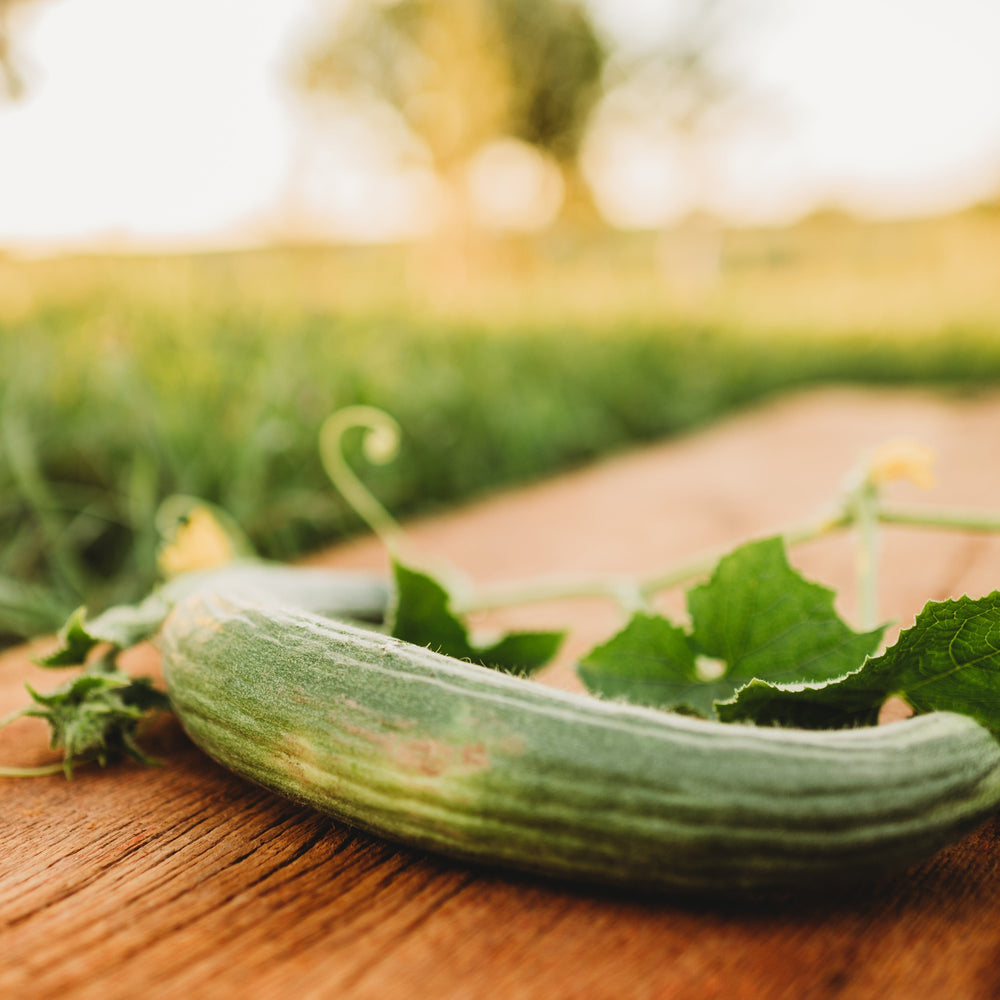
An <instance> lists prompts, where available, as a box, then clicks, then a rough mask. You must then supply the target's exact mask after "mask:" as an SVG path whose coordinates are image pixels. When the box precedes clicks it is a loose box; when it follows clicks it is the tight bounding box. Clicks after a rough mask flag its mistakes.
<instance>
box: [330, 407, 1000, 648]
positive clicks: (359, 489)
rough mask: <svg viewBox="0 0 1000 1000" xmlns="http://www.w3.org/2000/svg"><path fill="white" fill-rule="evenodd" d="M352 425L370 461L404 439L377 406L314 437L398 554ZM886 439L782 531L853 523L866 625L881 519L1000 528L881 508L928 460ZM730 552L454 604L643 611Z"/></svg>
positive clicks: (981, 520) (950, 513)
mask: <svg viewBox="0 0 1000 1000" xmlns="http://www.w3.org/2000/svg"><path fill="white" fill-rule="evenodd" d="M353 428H361V429H362V430H363V431H364V435H365V436H364V438H363V439H362V448H363V451H364V455H365V457H366V458H367V459H368V460H369V461H370V462H373V463H377V464H384V463H386V462H389V461H391V460H392V459H394V458H395V457H396V455H397V454H398V451H399V444H400V439H401V436H402V435H401V431H400V427H399V424H398V423H397V422H396V420H394V419H393V418H392V417H391V416H389V414H388V413H386V412H385V411H383V410H380V409H377V408H376V407H374V406H348V407H345V408H344V409H342V410H337V411H336V412H334V413H333V414H331V415H330V416H329V417H328V418H327V419H326V421H325V423H324V424H323V426H322V428H321V430H320V440H319V450H320V458H321V461H322V463H323V467H324V469H325V470H326V473H327V475H328V476H329V477H330V481H331V482H332V483H333V485H334V487H335V488H336V489H337V490H339V491H340V493H341V495H342V496H343V497H344V499H345V500H346V501H347V503H348V504H349V505H350V506H351V507H352V508H353V510H354V511H355V513H357V514H358V516H359V517H361V519H362V520H363V521H364V522H365V523H366V524H367V525H368V526H369V527H370V528H371V529H372V531H374V532H375V534H376V535H378V537H379V538H380V539H381V540H382V542H383V544H385V546H386V548H387V549H388V550H389V552H390V554H392V555H393V556H398V555H399V553H400V551H401V550H402V548H403V546H404V543H405V535H404V532H403V528H402V526H401V525H400V524H399V522H398V521H397V520H396V519H395V518H394V517H393V516H392V515H391V514H390V513H389V511H388V510H387V509H386V508H385V507H384V506H383V505H382V504H381V503H380V502H379V501H378V500H377V499H376V498H375V496H374V495H373V494H372V493H371V491H370V490H369V489H368V488H367V487H366V486H365V485H364V484H363V483H362V482H361V480H360V479H359V478H358V476H357V475H356V474H355V472H354V470H353V469H351V467H350V465H349V464H348V462H347V458H346V456H345V455H344V436H345V434H346V433H347V432H348V431H350V430H351V429H353ZM890 444H891V446H890V448H889V449H888V450H887V451H885V453H884V454H882V455H879V456H876V458H875V460H874V464H873V460H871V459H870V460H869V462H867V463H866V464H865V465H863V466H862V467H861V468H859V469H858V470H857V472H856V473H855V474H854V476H853V477H852V478H851V480H850V481H849V486H848V487H847V488H846V489H845V491H844V492H843V493H842V494H841V496H840V498H839V500H838V502H837V503H836V504H834V505H833V506H832V507H831V508H828V509H827V510H826V511H824V512H823V513H822V514H820V515H819V516H818V517H815V518H813V519H812V520H810V521H806V522H805V523H803V524H801V525H798V526H796V527H792V528H790V529H788V530H786V531H785V532H783V533H782V537H783V539H784V541H785V544H786V545H787V546H788V547H792V546H795V545H798V544H800V543H802V542H807V541H810V540H813V539H816V538H821V537H823V536H824V535H828V534H831V533H833V532H835V531H840V530H843V529H845V528H849V527H852V526H854V527H857V528H858V535H859V552H858V571H857V572H858V586H859V617H860V619H861V623H862V626H863V627H864V628H866V629H873V628H875V627H877V625H878V582H879V573H878V554H879V525H880V524H900V525H910V526H914V527H927V528H944V529H951V530H959V531H974V532H1000V514H996V513H991V512H979V511H965V510H948V509H940V508H919V507H900V506H891V505H889V506H884V505H883V504H882V503H881V497H880V484H881V483H882V482H884V481H887V480H888V479H889V478H898V477H899V476H900V475H902V476H903V477H905V478H914V476H915V474H916V472H920V471H921V469H919V468H916V466H919V465H921V464H922V463H926V462H927V460H928V459H927V456H926V454H922V453H919V450H917V451H915V450H914V448H913V447H912V446H909V445H908V446H905V447H902V448H900V447H899V446H898V445H896V444H895V443H890ZM917 478H918V479H919V477H917ZM915 481H917V480H915ZM728 551H729V550H728V549H713V550H711V551H708V552H703V553H701V554H699V555H696V556H694V557H693V558H691V559H688V560H685V561H683V562H680V563H678V564H676V565H674V566H670V567H667V568H665V569H661V570H658V571H656V572H655V573H651V574H649V575H646V576H642V577H638V578H636V577H628V576H609V575H598V574H594V575H590V576H582V575H579V574H574V575H572V576H566V575H555V576H549V577H541V578H535V579H533V580H528V581H518V582H513V583H507V584H500V585H494V586H489V587H482V588H474V587H469V586H465V587H462V586H458V587H456V588H455V589H454V591H453V593H452V609H453V610H454V611H455V612H457V613H459V614H470V613H473V612H481V611H490V610H493V609H497V608H504V607H512V606H515V605H522V604H533V603H537V602H540V601H549V600H561V599H567V598H581V597H603V598H608V599H611V600H613V601H615V602H616V603H617V604H618V605H619V606H620V607H621V608H623V609H624V610H625V611H630V612H631V611H637V610H642V609H646V608H648V607H649V602H650V599H651V598H652V597H653V596H654V595H655V594H657V593H659V592H660V591H663V590H669V589H671V588H673V587H676V586H679V585H681V584H683V583H687V582H689V581H691V580H694V579H697V578H699V577H704V576H707V575H708V574H709V573H711V572H712V570H713V569H714V567H715V566H716V565H717V563H718V562H719V560H720V559H721V558H722V557H723V556H724V555H726V554H727V552H728Z"/></svg>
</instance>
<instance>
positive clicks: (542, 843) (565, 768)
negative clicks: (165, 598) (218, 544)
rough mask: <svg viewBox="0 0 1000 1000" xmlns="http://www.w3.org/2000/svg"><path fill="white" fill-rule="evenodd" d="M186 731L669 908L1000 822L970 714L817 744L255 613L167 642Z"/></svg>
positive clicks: (455, 840)
mask: <svg viewBox="0 0 1000 1000" xmlns="http://www.w3.org/2000/svg"><path fill="white" fill-rule="evenodd" d="M158 644H159V647H160V650H161V652H162V656H163V669H164V676H165V679H166V683H167V687H168V691H169V694H170V698H171V701H172V704H173V707H174V710H175V711H176V714H177V716H178V718H179V719H180V721H181V724H182V725H183V727H184V729H185V730H186V731H187V733H188V734H189V736H190V737H191V739H192V740H193V741H194V743H196V744H197V745H198V746H199V747H200V748H201V749H202V750H204V751H205V752H206V753H208V754H209V755H210V756H211V757H213V758H214V759H215V760H217V761H218V762H219V763H221V764H223V765H224V766H225V767H227V768H230V769H231V770H233V771H235V772H236V773H238V774H240V775H242V776H244V777H246V778H248V779H250V780H252V781H254V782H257V783H258V784H260V785H263V786H265V787H267V788H269V789H272V790H273V791H275V792H278V793H280V794H282V795H285V796H287V797H289V798H291V799H293V800H295V801H297V802H300V803H304V804H306V805H309V806H312V807H314V808H316V809H318V810H321V811H323V812H325V813H328V814H330V815H332V816H334V817H336V818H338V819H339V820H343V821H344V822H346V823H348V824H351V825H353V826H355V827H358V828H360V829H362V830H366V831H369V832H371V833H373V834H376V835H378V836H380V837H383V838H387V839H390V840H393V841H396V842H399V843H402V844H406V845H409V846H410V847H414V848H418V849H422V850H426V851H430V852H435V853H438V854H443V855H447V856H450V857H452V858H457V859H460V860H462V861H466V862H476V863H483V864H487V865H491V866H500V867H507V868H512V869H517V870H521V871H527V872H534V873H540V874H543V875H546V876H554V877H559V878H567V879H572V880H578V881H580V880H582V881H586V882H592V883H603V884H608V885H616V886H627V887H634V888H641V889H643V890H652V891H691V892H699V893H701V892H708V893H716V894H726V895H728V894H734V893H737V894H738V893H744V892H748V893H760V892H765V893H770V892H775V891H777V892H782V893H788V892H791V893H797V892H803V891H807V890H810V889H815V888H817V887H821V886H829V885H831V884H834V885H839V884H843V883H845V882H846V881H848V880H870V879H874V878H879V877H881V876H884V875H886V874H889V873H891V872H894V871H898V870H900V869H902V868H905V867H906V866H908V865H911V864H912V863H914V862H916V861H919V860H921V859H922V858H925V857H927V856H929V855H931V854H932V853H934V852H935V851H936V850H938V849H939V848H941V847H942V846H944V845H946V844H948V843H949V842H952V841H954V840H956V839H958V838H959V837H961V836H962V835H964V834H965V833H966V832H968V831H969V830H971V829H973V828H974V827H976V826H977V825H978V824H980V823H981V822H982V821H984V820H985V819H986V818H987V817H989V816H990V815H991V814H992V813H994V812H995V810H996V808H997V805H998V803H1000V744H998V743H997V742H996V741H995V740H994V739H993V737H992V736H991V735H990V734H989V733H988V732H987V731H986V730H985V729H984V728H983V727H981V726H980V725H979V724H977V723H976V722H974V721H973V720H971V719H969V718H968V717H965V716H960V715H955V714H951V713H946V712H934V713H930V714H927V715H923V716H919V717H916V718H913V719H909V720H905V721H901V722H896V723H892V724H889V725H885V726H880V727H871V728H865V729H854V730H840V731H829V732H816V731H805V730H791V729H779V728H770V727H754V726H748V725H731V724H722V723H717V722H709V721H704V720H700V719H695V718H691V717H687V716H682V715H676V714H671V713H666V712H660V711H656V710H652V709H645V708H640V707H634V706H629V705H625V704H621V703H615V702H608V701H601V700H598V699H596V698H592V697H589V696H585V695H576V694H573V693H566V692H562V691H558V690H554V689H552V688H548V687H545V686H543V685H540V684H538V683H535V682H531V681H527V680H524V679H521V678H517V677H512V676H509V675H505V674H501V673H498V672H496V671H492V670H489V669H487V668H485V667H480V666H475V665H472V664H470V663H466V662H463V661H458V660H454V659H451V658H449V657H445V656H441V655H439V654H436V653H434V652H431V651H429V650H426V649H422V648H418V647H416V646H413V645H410V644H407V643H403V642H400V641H398V640H395V639H392V638H389V637H387V636H384V635H381V634H378V633H376V632H371V631H366V630H363V629H359V628H356V627H353V626H350V625H346V624H341V623H338V622H335V621H332V620H329V619H326V618H322V617H319V616H317V615H314V614H311V613H309V612H307V611H303V610H300V609H296V608H291V607H280V606H273V605H268V604H264V603H261V602H260V601H259V600H256V599H254V598H251V597H247V596H246V595H243V596H241V595H239V594H233V593H230V594H228V595H227V594H225V593H222V592H203V593H200V594H195V595H194V596H191V597H189V598H187V599H185V600H184V601H182V602H181V603H179V604H178V605H177V606H176V607H175V608H174V609H173V611H172V612H171V614H170V616H169V617H168V619H167V621H166V623H165V625H164V627H163V629H162V631H161V633H160V636H159V639H158Z"/></svg>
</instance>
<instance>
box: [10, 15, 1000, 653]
mask: <svg viewBox="0 0 1000 1000" xmlns="http://www.w3.org/2000/svg"><path fill="white" fill-rule="evenodd" d="M998 38H1000V5H998V4H994V3H988V2H984V0H838V2H832V0H169V2H168V0H141V2H140V0H0V644H2V643H4V642H10V641H14V640H16V639H18V638H20V637H23V636H28V635H33V634H37V633H39V632H44V631H50V630H52V629H53V628H55V627H56V626H58V625H59V623H60V622H61V621H62V620H64V619H65V617H66V615H67V614H68V613H69V612H70V611H71V610H72V609H74V608H76V607H79V606H80V605H81V604H87V605H89V606H90V607H91V608H100V607H104V606H107V605H108V604H110V603H113V602H118V601H122V600H133V599H136V598H138V597H141V596H142V595H143V594H144V593H145V592H146V591H147V590H148V588H149V587H150V586H151V585H152V584H153V583H154V582H155V580H156V579H157V573H158V569H157V561H156V553H157V548H158V545H159V543H160V542H161V540H162V539H161V538H160V531H159V527H158V525H160V524H161V523H162V517H161V516H160V514H161V512H162V510H163V504H164V502H165V501H166V500H167V499H168V498H170V497H172V496H175V495H177V494H183V495H185V496H189V497H197V498H201V499H204V500H208V501H211V502H213V503H215V504H216V505H218V507H220V508H222V509H223V510H225V511H226V512H228V514H229V515H230V516H231V517H232V518H233V519H235V521H236V522H237V523H238V524H239V525H240V526H241V527H242V529H243V530H244V531H245V532H246V533H247V535H248V536H249V538H250V539H251V541H252V543H253V545H254V546H255V547H256V548H257V549H258V551H259V552H260V553H261V554H263V555H265V556H268V557H272V558H277V559H283V560H287V559H293V558H296V557H299V556H301V555H302V554H303V553H305V552H308V551H311V550H314V549H316V548H318V547H321V546H323V545H326V544H328V543H330V542H333V541H336V540H338V539H342V538H344V537H345V536H346V535H349V534H351V533H352V532H356V531H358V530H360V528H361V523H360V521H359V519H358V518H357V516H356V515H355V514H354V513H353V512H352V511H351V510H350V509H349V508H348V507H347V505H346V504H345V503H344V502H343V501H342V498H340V497H339V496H338V495H337V494H336V493H335V491H334V490H333V489H332V487H331V485H330V483H329V481H328V480H327V478H326V476H325V474H324V471H323V468H322V464H321V462H320V461H319V457H318V452H317V438H318V431H319V428H320V426H321V425H322V423H323V421H324V419H325V418H326V417H327V415H328V414H330V413H331V412H333V411H335V410H337V409H339V408H341V407H345V406H351V405H354V404H359V403H360V404H368V405H374V406H377V407H381V408H383V409H385V410H387V411H389V412H391V413H392V414H393V415H394V416H395V417H396V418H397V419H398V420H399V422H400V424H401V426H402V428H403V434H404V442H403V448H402V451H401V454H400V456H399V458H398V459H397V460H396V461H394V462H393V463H391V464H389V465H386V466H381V467H377V468H376V467H373V466H370V465H368V464H367V463H366V462H365V461H364V456H363V454H362V452H361V450H360V447H359V442H358V441H357V440H353V441H351V442H349V450H350V458H351V459H352V461H355V462H358V463H360V467H361V469H362V470H363V475H364V477H365V481H366V482H367V483H368V484H369V485H370V486H371V488H372V489H373V490H374V492H375V493H376V494H377V495H378V497H379V498H380V499H381V501H382V502H383V503H384V504H385V505H386V506H387V507H389V509H391V510H392V511H393V512H394V513H395V514H397V515H399V516H405V515H410V514H415V513H418V512H423V511H427V510H430V509H432V508H434V507H438V506H442V505H452V504H456V503H459V502H461V501H465V500H468V499H469V498H470V497H473V496H477V495H481V494H483V493H484V492H487V491H490V490H495V489H498V488H500V487H502V486H506V485H510V484H515V483H523V482H525V481H527V480H529V479H534V478H538V477H540V476H548V475H551V474H553V473H555V472H556V471H558V470H561V469H566V468H569V467H572V466H574V465H579V464H581V463H584V462H588V461H591V460H594V459H595V458H597V457H598V456H601V455H606V454H608V453H609V452H612V451H615V450H618V449H622V448H626V447H631V446H633V445H635V444H636V443H637V442H642V441H647V440H651V439H659V438H663V437H665V436H668V435H671V434H676V433H681V432H686V431H688V430H690V429H691V428H694V427H697V426H700V425H703V424H705V423H706V422H708V421H710V420H713V419H716V418H718V417H720V416H723V415H727V414H730V413H732V412H733V411H734V410H737V409H738V408H740V407H743V406H747V405H749V404H752V403H755V402H757V401H759V400H761V399H763V398H765V397H768V396H770V395H773V394H775V393H779V392H783V391H786V390H789V389H793V388H801V387H806V386H812V385H817V384H829V383H832V382H853V383H864V384H871V385H879V386H890V385H892V386H895V385H900V384H905V385H921V386H925V387H934V388H935V389H945V390H947V391H949V392H955V391H956V390H958V391H961V392H962V393H963V394H968V393H969V392H970V391H972V390H977V391H986V390H991V389H995V388H996V387H997V386H1000V110H998V108H1000V105H998V104H997V95H998V94H1000V59H998V58H997V54H996V40H997V39H998ZM170 503H173V501H169V503H168V506H169V505H170ZM175 506H176V505H175ZM171 509H173V508H171Z"/></svg>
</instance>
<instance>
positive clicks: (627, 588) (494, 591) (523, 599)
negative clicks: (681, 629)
mask: <svg viewBox="0 0 1000 1000" xmlns="http://www.w3.org/2000/svg"><path fill="white" fill-rule="evenodd" d="M852 522H853V514H852V513H851V511H850V510H849V509H848V508H846V507H845V508H844V509H837V510H835V511H833V512H826V513H824V514H823V515H821V516H820V517H818V518H815V519H813V520H811V521H808V522H806V523H804V524H802V525H799V526H797V527H794V528H791V529H789V530H788V531H786V532H785V533H784V534H783V535H782V537H783V538H784V539H785V543H786V545H790V546H791V545H797V544H799V543H801V542H806V541H810V540H812V539H815V538H821V537H822V536H823V535H828V534H831V533H832V532H835V531H839V530H841V529H843V528H847V527H849V526H850V525H851V523H852ZM728 551H729V550H728V549H712V550H710V551H707V552H703V553H700V554H699V555H696V556H694V557H693V558H691V559H688V560H685V561H684V562H681V563H677V564H676V565H674V566H670V567H668V568H667V569H663V570H658V571H657V572H656V573H652V574H650V575H648V576H645V577H641V578H639V579H637V580H636V579H632V578H628V577H610V576H596V575H595V576H589V577H587V576H552V577H547V578H544V579H538V580H533V581H530V582H525V583H512V584H505V585H501V586H494V587H484V588H482V589H481V590H478V591H476V592H475V593H473V594H467V595H465V596H464V597H463V596H459V595H456V596H455V598H454V600H453V606H454V609H455V611H457V612H459V613H462V614H469V613H471V612H475V611H490V610H493V609H495V608H503V607H511V606H514V605H519V604H533V603H535V602H537V601H546V600H559V599H561V598H572V597H607V598H611V599H612V600H615V601H617V602H618V604H619V605H621V606H622V607H623V608H624V609H625V610H626V611H634V610H639V609H640V608H643V607H646V606H648V602H649V599H650V598H651V597H652V596H653V595H654V594H657V593H659V592H660V591H662V590H670V589H671V588H672V587H676V586H679V585H680V584H682V583H687V582H688V581H689V580H694V579H697V578H698V577H703V576H706V575H707V574H709V573H710V572H711V571H712V569H713V568H714V567H715V566H716V564H717V563H718V561H719V559H721V558H722V556H724V555H726V553H727V552H728Z"/></svg>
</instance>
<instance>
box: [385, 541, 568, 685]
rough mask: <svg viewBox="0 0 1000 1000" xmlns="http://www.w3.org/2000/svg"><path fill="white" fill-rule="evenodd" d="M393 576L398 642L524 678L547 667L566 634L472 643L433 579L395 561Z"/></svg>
mask: <svg viewBox="0 0 1000 1000" xmlns="http://www.w3.org/2000/svg"><path fill="white" fill-rule="evenodd" d="M393 576H394V578H395V582H396V598H395V607H394V609H393V612H392V614H391V615H390V618H391V621H392V628H391V632H392V634H393V635H394V636H395V637H396V638H397V639H402V640H404V641H405V642H411V643H413V644H414V645H417V646H427V647H430V648H431V649H434V650H436V651H437V652H439V653H444V654H445V655H447V656H453V657H455V658H456V659H459V660H469V661H470V662H472V663H479V664H482V665H483V666H485V667H493V668H494V669H497V670H502V671H504V672H505V673H515V674H521V675H527V674H530V673H533V672H534V671H535V670H537V669H538V668H539V667H542V666H544V665H545V664H546V663H548V661H549V660H551V659H552V657H553V656H554V655H555V654H556V651H557V650H558V648H559V645H560V643H561V642H562V639H563V633H562V632H512V633H510V634H509V635H507V636H505V637H504V638H502V639H500V640H499V641H498V642H496V643H494V644H493V645H490V646H478V645H474V644H473V642H472V640H471V639H470V637H469V632H468V629H467V628H466V627H465V625H464V624H463V623H462V621H460V620H459V619H458V618H457V617H456V615H455V614H454V613H453V612H452V610H451V602H450V598H449V596H448V592H447V591H446V590H445V589H444V587H442V586H441V584H440V583H438V582H437V581H436V580H435V579H433V577H430V576H428V575H427V574H426V573H421V572H420V571H419V570H415V569H411V568H410V567H408V566H404V565H403V564H402V563H400V562H398V561H394V562H393Z"/></svg>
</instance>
